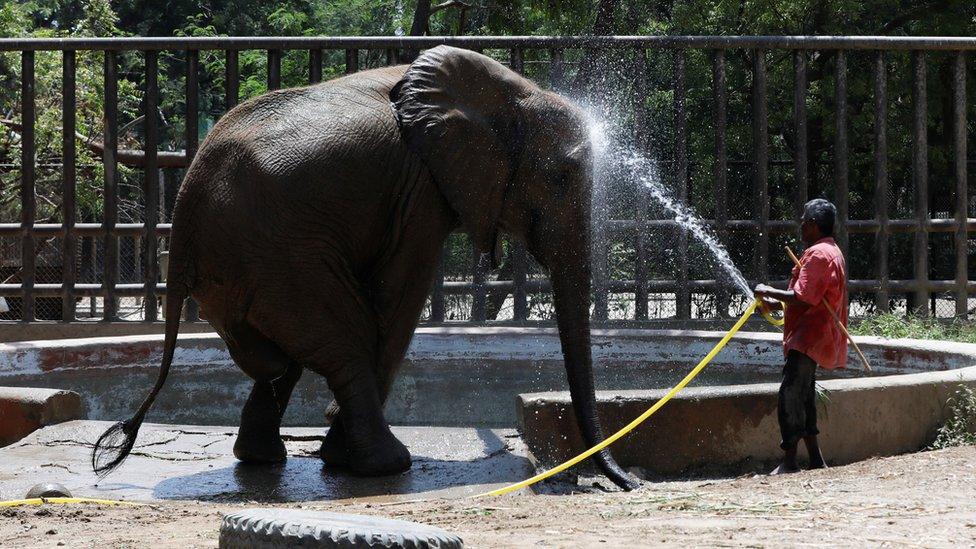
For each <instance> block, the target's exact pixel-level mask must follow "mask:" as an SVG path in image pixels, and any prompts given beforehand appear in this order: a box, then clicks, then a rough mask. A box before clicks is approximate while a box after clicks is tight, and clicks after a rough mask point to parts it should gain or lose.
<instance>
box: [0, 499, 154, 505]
mask: <svg viewBox="0 0 976 549" xmlns="http://www.w3.org/2000/svg"><path fill="white" fill-rule="evenodd" d="M51 503H95V504H98V505H135V506H141V505H145V504H144V503H134V502H131V501H117V500H114V499H90V498H31V499H14V500H10V501H0V507H19V506H21V505H46V504H51Z"/></svg>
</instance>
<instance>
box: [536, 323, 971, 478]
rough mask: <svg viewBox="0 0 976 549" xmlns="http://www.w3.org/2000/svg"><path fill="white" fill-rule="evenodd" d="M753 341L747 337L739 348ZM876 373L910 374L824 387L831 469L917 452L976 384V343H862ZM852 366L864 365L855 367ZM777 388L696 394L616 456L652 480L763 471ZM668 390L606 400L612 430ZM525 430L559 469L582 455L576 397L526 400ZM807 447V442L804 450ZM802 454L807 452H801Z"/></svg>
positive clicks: (681, 399)
mask: <svg viewBox="0 0 976 549" xmlns="http://www.w3.org/2000/svg"><path fill="white" fill-rule="evenodd" d="M749 339H754V338H753V337H752V336H751V335H746V336H745V339H744V340H740V343H746V345H748V343H747V342H748V340H749ZM858 341H859V343H860V344H861V346H862V347H863V348H864V349H865V350H866V351H869V353H868V356H869V358H870V359H871V361H872V363H873V364H874V365H879V366H881V367H880V368H877V367H876V369H877V370H881V371H883V372H887V373H890V372H892V371H899V370H901V371H904V372H911V371H916V372H919V373H903V374H898V375H886V376H876V377H858V378H847V379H829V380H825V381H821V382H819V383H820V385H821V386H822V387H823V388H824V389H826V391H827V399H826V400H821V401H820V402H819V403H818V421H819V428H820V431H821V436H820V439H821V446H822V448H823V450H824V454H825V456H826V457H827V459H828V463H831V464H845V463H851V462H854V461H858V460H862V459H866V458H869V457H872V456H887V455H895V454H899V453H904V452H910V451H914V450H918V449H919V448H921V447H923V446H924V445H926V444H928V443H930V442H931V441H932V440H933V438H934V436H935V433H936V430H937V429H938V427H939V426H940V425H941V424H942V423H943V422H944V420H945V416H946V401H947V400H948V398H949V397H950V396H951V395H952V394H953V393H954V392H955V391H956V390H957V389H958V387H959V385H960V384H964V385H967V386H970V387H976V345H968V344H961V343H948V342H940V341H912V340H901V341H897V342H895V341H883V340H879V339H875V338H859V340H858ZM849 364H850V365H851V366H852V367H856V365H857V363H856V362H854V361H850V362H849ZM778 389H779V385H778V383H762V384H748V385H737V386H728V387H704V388H689V389H685V390H684V391H682V392H681V393H679V394H678V395H677V396H676V397H675V398H674V399H673V400H671V401H670V402H669V403H668V404H667V405H666V406H665V407H664V408H662V409H660V410H659V411H658V412H657V413H656V414H655V415H653V416H651V418H649V419H648V420H647V421H646V422H645V423H644V424H642V425H640V426H639V427H637V428H636V429H635V430H634V431H633V432H632V433H631V434H629V435H628V436H626V437H624V438H623V439H621V440H620V441H618V442H617V443H616V444H615V445H614V446H613V447H612V449H611V451H612V453H613V455H614V456H615V457H616V458H617V460H618V461H619V462H620V463H621V465H623V466H625V467H633V466H636V467H641V468H643V469H645V470H646V471H647V472H648V473H650V474H652V475H653V474H660V475H677V474H689V473H706V474H707V473H710V472H722V473H730V472H733V473H744V472H752V471H763V470H766V468H767V467H770V465H771V464H772V463H775V462H776V461H777V460H778V459H780V458H781V456H782V454H781V451H780V449H779V441H780V437H779V427H778V423H777V419H776V406H777V394H778ZM665 392H666V391H664V390H657V391H615V392H600V393H598V409H599V413H600V417H601V420H602V422H603V426H604V431H605V432H607V433H608V434H611V433H614V432H616V431H617V430H618V429H620V428H622V427H623V426H624V425H626V424H627V423H629V422H630V421H631V420H633V419H634V418H635V417H637V416H638V415H640V414H641V413H643V412H644V411H645V410H647V409H648V408H649V407H650V406H651V405H653V404H654V403H655V402H656V401H657V400H658V399H660V398H661V397H662V396H664V394H665ZM519 425H520V427H521V429H522V431H523V437H524V438H525V441H526V443H527V445H528V446H529V449H530V450H531V451H532V454H533V456H534V457H535V459H536V460H537V461H538V462H539V464H540V465H542V466H546V467H548V466H552V465H555V464H558V463H561V462H563V461H565V460H566V459H569V458H571V457H573V456H574V455H577V454H578V453H579V452H582V451H583V450H584V449H585V448H584V446H583V444H582V441H581V439H580V437H579V435H578V430H577V426H576V421H575V418H574V415H573V411H572V404H571V402H570V399H569V395H568V393H565V392H555V393H542V394H525V395H520V397H519ZM801 446H802V445H801ZM801 454H802V450H801Z"/></svg>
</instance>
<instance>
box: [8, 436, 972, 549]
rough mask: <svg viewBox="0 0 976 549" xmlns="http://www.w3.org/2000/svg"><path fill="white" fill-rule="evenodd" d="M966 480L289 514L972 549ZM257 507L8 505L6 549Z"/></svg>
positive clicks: (675, 490) (100, 539)
mask: <svg viewBox="0 0 976 549" xmlns="http://www.w3.org/2000/svg"><path fill="white" fill-rule="evenodd" d="M974 480H976V447H973V446H966V447H959V448H952V449H948V450H939V451H933V452H921V453H917V454H911V455H904V456H898V457H892V458H884V459H874V460H869V461H865V462H861V463H857V464H854V465H849V466H845V467H835V468H832V469H829V470H821V471H807V472H802V473H799V474H795V475H789V476H786V477H767V476H751V477H741V478H736V479H714V480H695V481H679V482H660V483H649V484H647V485H646V486H645V487H644V488H643V489H641V490H640V491H637V492H631V493H622V492H602V491H600V490H598V489H597V490H593V491H591V492H590V493H579V494H570V495H558V496H554V495H544V496H543V495H513V496H506V497H501V498H494V499H490V500H470V499H467V500H430V501H407V502H399V503H378V502H374V503H368V502H363V501H357V502H310V503H305V504H301V505H296V504H291V505H288V506H289V507H293V508H297V507H301V508H304V509H317V510H329V511H335V512H343V513H357V514H366V515H380V516H386V517H391V518H399V519H403V520H413V521H417V522H423V523H427V524H432V525H436V526H440V527H442V528H444V529H447V530H449V531H452V532H454V533H457V534H460V535H461V536H462V537H463V539H464V541H465V544H466V546H467V547H500V546H522V547H524V546H556V547H570V546H574V547H599V546H601V545H602V546H606V547H626V546H649V545H653V546H659V545H670V546H702V545H707V546H786V545H789V546H797V545H824V544H828V545H843V546H864V545H870V546H891V547H894V546H903V545H909V546H923V547H947V546H953V547H959V546H970V547H971V546H974V545H976V482H974ZM253 506H256V504H253V503H252V504H250V505H249V504H247V503H230V504H223V503H210V502H172V503H163V504H153V505H149V506H145V507H103V506H90V505H62V506H45V507H20V508H10V509H3V510H0V546H3V547H54V546H69V547H70V546H76V547H77V546H80V547H94V546H98V547H106V546H109V547H215V546H216V545H217V539H218V530H219V526H220V519H221V515H222V514H223V513H226V512H230V511H233V510H235V509H239V508H243V507H253ZM262 506H265V505H262ZM603 544H605V545H603Z"/></svg>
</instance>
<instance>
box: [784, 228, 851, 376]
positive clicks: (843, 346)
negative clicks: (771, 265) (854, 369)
mask: <svg viewBox="0 0 976 549" xmlns="http://www.w3.org/2000/svg"><path fill="white" fill-rule="evenodd" d="M800 263H801V264H802V266H801V267H793V273H792V276H791V277H790V286H789V289H791V290H793V292H794V293H795V294H796V298H797V299H799V300H800V301H802V302H804V303H805V304H807V305H809V306H805V305H794V306H792V307H787V308H786V324H785V326H784V330H783V354H784V355H785V354H786V353H788V352H789V351H790V349H796V350H797V351H800V352H801V353H803V354H805V355H807V356H808V357H810V358H812V359H813V360H814V361H816V363H817V364H819V365H820V367H821V368H826V369H828V370H833V369H835V368H844V367H845V366H847V338H846V337H845V336H844V333H843V332H841V331H840V328H838V327H837V324H836V323H835V322H834V318H833V317H832V316H831V314H830V312H829V311H828V310H827V308H826V307H824V304H823V299H824V298H826V299H827V303H829V304H830V306H831V307H833V309H834V312H836V313H837V316H838V317H840V320H841V322H843V323H844V326H845V327H846V326H847V265H846V264H845V262H844V254H842V253H841V251H840V248H838V247H837V244H836V243H835V242H834V239H833V238H830V237H826V238H821V239H820V240H818V241H817V242H815V243H814V244H813V246H810V247H809V248H807V250H806V251H805V252H803V256H802V257H800Z"/></svg>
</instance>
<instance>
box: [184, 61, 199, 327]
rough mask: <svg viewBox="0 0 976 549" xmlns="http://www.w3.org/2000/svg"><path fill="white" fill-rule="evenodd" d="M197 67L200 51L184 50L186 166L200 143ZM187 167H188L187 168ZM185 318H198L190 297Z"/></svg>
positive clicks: (189, 319)
mask: <svg viewBox="0 0 976 549" xmlns="http://www.w3.org/2000/svg"><path fill="white" fill-rule="evenodd" d="M199 68H200V52H198V51H197V50H187V51H186V161H187V166H189V165H190V164H192V163H193V158H194V157H195V156H196V155H197V148H198V146H199V143H200V115H199V105H200V103H199V102H200V97H199V82H200V76H199ZM187 169H189V168H187ZM186 319H187V320H188V321H195V320H199V319H200V307H199V305H197V302H196V300H195V299H193V298H192V297H191V298H189V299H187V301H186Z"/></svg>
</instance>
